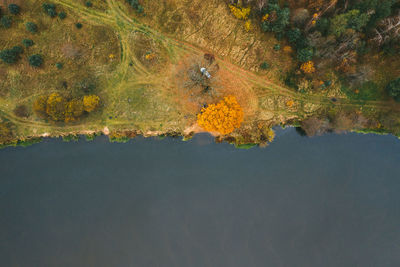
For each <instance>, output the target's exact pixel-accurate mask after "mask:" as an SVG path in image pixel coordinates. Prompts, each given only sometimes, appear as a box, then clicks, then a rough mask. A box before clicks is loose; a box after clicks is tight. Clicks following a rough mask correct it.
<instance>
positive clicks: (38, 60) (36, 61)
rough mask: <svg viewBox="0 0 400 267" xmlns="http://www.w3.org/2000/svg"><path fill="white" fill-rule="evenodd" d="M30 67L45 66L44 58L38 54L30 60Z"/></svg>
mask: <svg viewBox="0 0 400 267" xmlns="http://www.w3.org/2000/svg"><path fill="white" fill-rule="evenodd" d="M28 61H29V65H31V66H32V67H40V66H41V65H42V64H43V58H42V56H41V55H39V54H36V55H32V56H30V57H29V58H28Z"/></svg>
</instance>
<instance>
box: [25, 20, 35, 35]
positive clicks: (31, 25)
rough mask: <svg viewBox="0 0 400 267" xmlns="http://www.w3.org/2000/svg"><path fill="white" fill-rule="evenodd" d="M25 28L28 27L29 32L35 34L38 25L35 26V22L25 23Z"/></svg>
mask: <svg viewBox="0 0 400 267" xmlns="http://www.w3.org/2000/svg"><path fill="white" fill-rule="evenodd" d="M25 27H26V29H27V30H28V31H29V32H31V33H35V32H37V29H38V28H37V25H36V24H35V23H33V22H27V23H25Z"/></svg>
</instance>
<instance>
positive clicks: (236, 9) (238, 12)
mask: <svg viewBox="0 0 400 267" xmlns="http://www.w3.org/2000/svg"><path fill="white" fill-rule="evenodd" d="M229 8H230V9H231V12H232V14H233V15H234V16H235V17H236V18H238V19H242V20H246V19H247V18H248V17H249V15H250V11H251V8H250V7H240V6H235V5H229Z"/></svg>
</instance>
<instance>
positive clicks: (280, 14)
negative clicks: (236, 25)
mask: <svg viewBox="0 0 400 267" xmlns="http://www.w3.org/2000/svg"><path fill="white" fill-rule="evenodd" d="M263 13H264V14H263V15H265V14H276V19H275V20H273V21H272V20H266V21H264V22H263V23H262V24H261V28H262V29H263V30H264V31H266V32H267V31H270V32H274V33H276V34H283V33H284V31H285V29H286V27H287V26H288V25H289V18H290V10H289V8H286V7H285V8H281V7H280V6H279V5H278V4H277V3H276V2H275V1H274V2H272V3H269V4H268V5H267V8H265V9H263Z"/></svg>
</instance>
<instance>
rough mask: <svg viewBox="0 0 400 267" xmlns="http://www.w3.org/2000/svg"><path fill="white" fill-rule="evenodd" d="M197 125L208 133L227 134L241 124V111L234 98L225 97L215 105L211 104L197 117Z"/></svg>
mask: <svg viewBox="0 0 400 267" xmlns="http://www.w3.org/2000/svg"><path fill="white" fill-rule="evenodd" d="M197 122H198V124H199V125H200V126H201V127H203V128H204V129H205V130H207V131H209V132H219V133H221V134H229V133H231V132H233V131H234V130H235V129H237V128H239V127H240V125H241V123H242V122H243V109H242V107H241V106H240V105H239V103H238V102H237V100H236V97H234V96H227V97H225V98H224V99H223V100H221V101H220V102H219V103H217V104H211V105H209V106H207V107H206V108H203V109H202V110H201V113H200V114H199V115H197Z"/></svg>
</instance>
